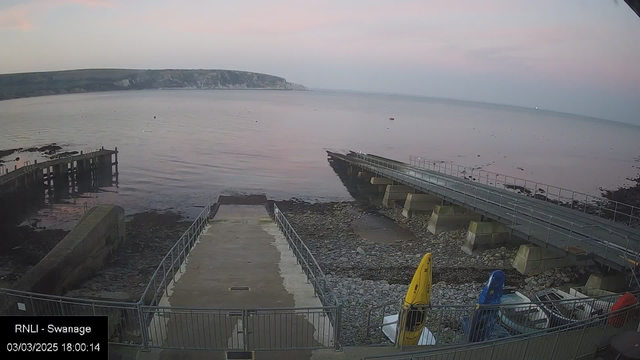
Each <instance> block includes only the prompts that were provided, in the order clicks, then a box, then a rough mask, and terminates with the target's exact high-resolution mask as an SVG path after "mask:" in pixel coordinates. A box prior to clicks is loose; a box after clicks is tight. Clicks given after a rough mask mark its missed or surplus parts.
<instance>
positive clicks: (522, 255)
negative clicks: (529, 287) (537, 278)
mask: <svg viewBox="0 0 640 360" xmlns="http://www.w3.org/2000/svg"><path fill="white" fill-rule="evenodd" d="M571 265H575V261H573V260H571V259H570V258H568V257H566V256H564V255H559V254H556V253H555V252H553V251H551V250H548V249H545V248H541V247H539V246H536V245H532V244H524V245H520V248H519V249H518V253H517V254H516V257H515V259H513V267H514V268H515V269H516V270H518V272H519V273H520V274H522V275H531V274H535V273H537V272H539V271H542V270H546V269H551V268H557V267H564V266H571Z"/></svg>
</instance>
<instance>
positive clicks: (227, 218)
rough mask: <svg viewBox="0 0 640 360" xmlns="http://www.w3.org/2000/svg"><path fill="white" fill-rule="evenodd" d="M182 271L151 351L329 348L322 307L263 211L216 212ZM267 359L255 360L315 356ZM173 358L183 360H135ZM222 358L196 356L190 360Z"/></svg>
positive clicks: (218, 354) (301, 354) (284, 355)
mask: <svg viewBox="0 0 640 360" xmlns="http://www.w3.org/2000/svg"><path fill="white" fill-rule="evenodd" d="M183 267H184V272H183V273H182V274H180V275H179V276H176V278H175V280H174V282H173V284H172V285H170V289H171V290H170V291H168V296H167V295H165V296H164V297H163V298H162V299H161V301H160V305H161V306H164V307H165V308H164V309H162V308H161V309H160V311H161V312H162V313H161V314H156V315H159V316H155V317H154V321H152V322H151V323H150V325H149V336H150V341H151V343H152V344H153V345H154V347H156V346H160V347H167V348H171V347H174V346H179V347H183V348H187V349H189V348H190V349H225V348H226V349H235V350H237V351H238V352H239V353H242V352H247V351H249V352H251V351H255V350H260V349H278V348H283V347H286V348H291V349H295V348H313V347H319V348H321V347H324V348H330V347H332V346H334V340H335V339H334V331H333V328H332V325H331V322H330V321H329V318H328V317H327V315H326V314H325V313H324V312H323V311H322V310H321V309H322V306H323V304H322V303H321V302H320V300H319V298H318V297H316V296H314V289H313V286H312V285H311V284H310V283H309V282H308V281H307V276H306V275H305V274H304V273H303V272H302V269H301V267H300V265H298V262H297V260H296V257H295V255H294V253H293V252H292V251H291V249H290V248H289V245H288V243H287V240H286V239H285V237H284V235H283V234H282V233H281V231H280V230H279V228H278V226H277V225H276V224H275V223H274V222H273V221H272V220H271V218H270V217H269V214H268V212H267V210H266V208H265V206H264V205H221V206H220V207H219V209H218V212H217V214H216V216H215V218H214V220H213V221H212V222H211V224H210V226H209V227H208V229H206V230H205V231H204V233H203V234H202V235H200V237H199V240H198V242H197V244H196V246H195V248H194V249H193V250H192V251H191V253H190V255H189V257H188V259H187V263H186V265H184V266H183ZM187 308H190V310H189V311H185V312H182V311H181V309H187ZM276 308H277V309H276ZM193 309H202V310H201V311H198V310H193ZM207 309H228V310H211V311H208V310H207ZM251 309H256V310H251ZM269 309H273V310H272V311H270V310H269ZM178 344H179V345H178ZM329 351H333V350H329ZM180 354H182V355H180ZM266 354H270V355H268V357H265V355H261V356H260V358H273V359H276V358H277V359H294V358H296V359H297V358H310V357H311V354H312V351H311V350H287V351H282V352H281V351H277V352H273V351H270V352H267V353H266ZM176 356H184V352H183V351H182V350H178V349H167V350H158V349H154V350H152V351H151V352H150V353H141V354H140V359H143V358H144V359H170V358H175V357H176ZM225 356H226V354H225V352H224V351H200V352H194V353H190V355H189V357H188V358H190V359H191V358H193V359H196V358H197V359H200V358H202V359H204V358H207V359H224V358H226V357H225ZM181 358H184V357H181Z"/></svg>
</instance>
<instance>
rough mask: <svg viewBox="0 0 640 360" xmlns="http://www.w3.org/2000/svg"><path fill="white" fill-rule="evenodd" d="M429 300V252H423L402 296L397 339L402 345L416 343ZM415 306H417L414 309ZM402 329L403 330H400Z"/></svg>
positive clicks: (422, 326) (420, 333)
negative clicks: (405, 293) (401, 315)
mask: <svg viewBox="0 0 640 360" xmlns="http://www.w3.org/2000/svg"><path fill="white" fill-rule="evenodd" d="M430 301H431V253H427V254H425V256H424V257H423V258H422V261H420V265H418V268H417V269H416V273H415V274H413V279H412V280H411V284H409V290H408V291H407V296H406V297H405V298H404V304H403V306H402V308H403V312H402V313H403V314H404V316H403V317H402V319H401V321H400V324H399V327H398V329H399V330H400V331H398V333H399V335H398V337H399V341H402V344H403V345H417V344H418V340H420V336H421V335H422V329H423V328H424V325H425V321H424V320H425V312H426V311H425V308H426V307H427V306H428V305H429V302H430ZM416 306H418V308H417V309H416ZM402 329H404V330H402Z"/></svg>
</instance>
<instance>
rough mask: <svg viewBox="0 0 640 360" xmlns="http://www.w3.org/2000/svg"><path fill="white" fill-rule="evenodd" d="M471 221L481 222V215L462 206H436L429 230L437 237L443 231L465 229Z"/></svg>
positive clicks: (430, 219)
mask: <svg viewBox="0 0 640 360" xmlns="http://www.w3.org/2000/svg"><path fill="white" fill-rule="evenodd" d="M471 221H480V215H479V214H476V213H474V212H472V211H470V210H467V209H465V208H463V207H460V206H455V205H446V206H445V205H436V206H435V207H434V208H433V213H431V218H429V224H428V226H427V230H429V231H430V232H431V233H432V234H434V235H435V234H438V233H440V232H443V231H448V230H458V229H465V228H467V227H468V226H469V222H471Z"/></svg>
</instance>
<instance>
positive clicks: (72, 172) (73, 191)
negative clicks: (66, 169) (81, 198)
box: [70, 160, 76, 193]
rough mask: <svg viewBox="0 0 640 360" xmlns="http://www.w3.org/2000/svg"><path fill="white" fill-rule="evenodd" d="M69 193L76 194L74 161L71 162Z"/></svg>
mask: <svg viewBox="0 0 640 360" xmlns="http://www.w3.org/2000/svg"><path fill="white" fill-rule="evenodd" d="M70 176H71V193H75V192H76V167H75V161H73V160H71V174H70Z"/></svg>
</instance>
